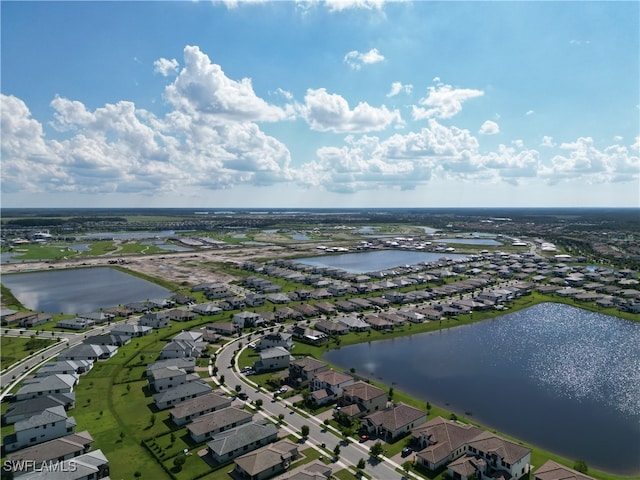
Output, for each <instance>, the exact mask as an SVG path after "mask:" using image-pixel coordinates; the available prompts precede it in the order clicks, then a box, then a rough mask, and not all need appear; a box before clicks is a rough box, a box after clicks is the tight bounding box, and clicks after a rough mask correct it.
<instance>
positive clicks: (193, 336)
mask: <svg viewBox="0 0 640 480" xmlns="http://www.w3.org/2000/svg"><path fill="white" fill-rule="evenodd" d="M172 340H174V341H175V340H183V341H187V342H194V343H198V342H202V332H201V331H198V330H189V331H185V330H182V331H181V332H180V333H178V334H177V335H175V336H174V337H173V338H172Z"/></svg>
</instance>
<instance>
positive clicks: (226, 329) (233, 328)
mask: <svg viewBox="0 0 640 480" xmlns="http://www.w3.org/2000/svg"><path fill="white" fill-rule="evenodd" d="M206 328H207V330H212V331H214V332H216V333H217V334H219V335H225V336H227V337H230V336H232V335H235V334H237V333H240V332H241V331H242V327H240V326H239V325H238V324H237V323H234V322H216V323H210V324H208V325H207V327H206Z"/></svg>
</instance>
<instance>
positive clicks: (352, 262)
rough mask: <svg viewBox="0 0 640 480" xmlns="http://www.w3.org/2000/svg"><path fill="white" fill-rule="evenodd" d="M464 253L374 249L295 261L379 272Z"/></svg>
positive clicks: (341, 268)
mask: <svg viewBox="0 0 640 480" xmlns="http://www.w3.org/2000/svg"><path fill="white" fill-rule="evenodd" d="M465 257H466V255H460V254H455V253H454V254H452V253H447V254H445V253H430V252H415V251H412V250H376V251H374V252H362V253H345V254H342V255H322V256H319V257H309V258H298V259H296V262H299V263H303V264H305V265H318V266H323V267H333V268H337V269H340V270H344V271H345V272H349V273H366V272H379V271H381V270H388V269H390V268H394V267H400V266H404V265H416V264H418V263H424V262H435V261H438V260H440V259H442V258H450V259H458V258H465Z"/></svg>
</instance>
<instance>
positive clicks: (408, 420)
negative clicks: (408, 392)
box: [363, 403, 427, 441]
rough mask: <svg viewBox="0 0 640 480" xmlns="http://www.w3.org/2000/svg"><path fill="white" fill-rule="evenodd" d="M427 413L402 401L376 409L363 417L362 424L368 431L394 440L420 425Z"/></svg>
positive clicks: (385, 438)
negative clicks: (363, 421)
mask: <svg viewBox="0 0 640 480" xmlns="http://www.w3.org/2000/svg"><path fill="white" fill-rule="evenodd" d="M426 418H427V414H426V413H425V412H423V411H422V410H418V409H417V408H414V407H411V406H409V405H406V404H404V403H398V404H397V405H394V406H392V407H389V408H386V409H384V410H378V411H377V412H374V413H371V414H369V415H367V416H366V417H364V420H365V423H364V424H363V425H364V426H365V428H367V430H369V432H370V433H372V434H374V435H377V436H378V437H379V438H381V439H383V440H385V441H394V440H396V439H398V438H399V437H400V436H402V435H405V434H408V433H409V432H411V430H412V429H414V428H415V427H417V426H419V425H422V424H423V423H424V422H425V421H426Z"/></svg>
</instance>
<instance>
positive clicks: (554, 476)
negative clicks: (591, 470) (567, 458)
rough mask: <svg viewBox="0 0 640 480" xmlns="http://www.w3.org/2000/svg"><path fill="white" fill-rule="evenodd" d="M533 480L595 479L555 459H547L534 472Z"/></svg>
mask: <svg viewBox="0 0 640 480" xmlns="http://www.w3.org/2000/svg"><path fill="white" fill-rule="evenodd" d="M533 480H593V478H592V477H590V476H588V475H585V474H584V473H580V472H578V471H577V470H574V469H572V468H569V467H565V466H564V465H560V464H559V463H557V462H554V461H553V460H547V461H546V462H545V463H544V464H543V465H542V466H541V467H540V468H538V469H537V470H536V471H535V472H534V474H533Z"/></svg>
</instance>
